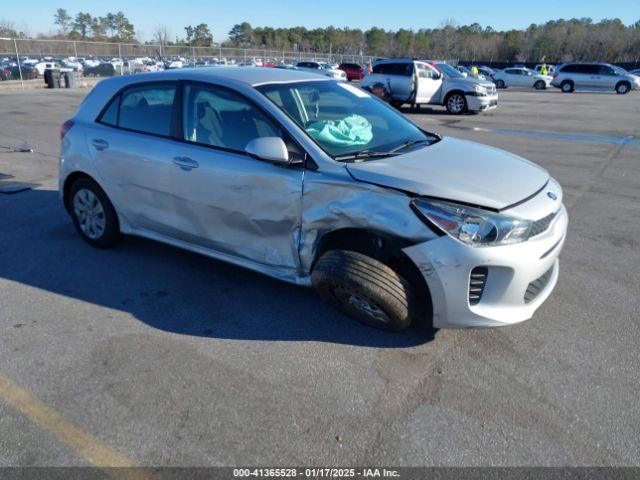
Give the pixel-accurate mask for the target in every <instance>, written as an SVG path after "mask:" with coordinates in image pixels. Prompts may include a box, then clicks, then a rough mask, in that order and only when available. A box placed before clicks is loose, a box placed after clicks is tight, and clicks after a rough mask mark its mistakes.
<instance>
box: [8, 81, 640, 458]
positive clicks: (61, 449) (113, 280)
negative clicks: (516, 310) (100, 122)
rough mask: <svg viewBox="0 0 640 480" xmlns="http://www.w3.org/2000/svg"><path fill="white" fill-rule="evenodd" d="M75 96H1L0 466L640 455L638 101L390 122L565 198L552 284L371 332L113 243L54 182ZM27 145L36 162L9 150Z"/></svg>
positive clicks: (315, 306)
mask: <svg viewBox="0 0 640 480" xmlns="http://www.w3.org/2000/svg"><path fill="white" fill-rule="evenodd" d="M86 92H87V91H86V90H66V91H49V90H40V91H29V92H25V93H11V94H10V93H4V94H0V174H1V175H0V182H2V181H5V182H6V181H21V182H29V183H32V184H33V185H34V187H35V188H34V189H33V190H31V191H28V192H23V193H17V194H13V195H0V331H1V334H0V466H32V465H39V466H43V465H58V466H67V465H88V464H92V463H93V464H103V465H104V464H109V465H112V464H123V465H126V464H130V465H144V466H147V465H154V466H158V465H172V466H186V465H188V466H191V465H197V466H209V465H212V466H213V465H273V466H282V465H316V466H326V465H361V466H369V465H372V464H373V465H396V466H400V465H440V466H449V465H452V466H453V465H456V466H458V465H467V466H472V465H640V409H638V398H640V368H639V366H640V353H639V352H640V349H639V348H638V345H639V344H640V300H639V295H638V292H639V284H640V240H639V239H640V222H639V221H638V219H639V218H640V93H639V92H633V93H631V94H629V95H626V96H619V95H615V94H607V93H577V94H571V95H566V94H561V93H559V92H557V91H555V90H551V91H546V92H536V91H531V92H529V91H515V90H507V91H500V106H499V108H498V109H497V110H494V111H491V112H488V113H485V114H480V115H469V116H463V117H454V116H450V115H447V114H446V113H445V112H444V110H441V109H438V108H434V109H427V108H423V109H422V110H421V111H419V112H410V111H409V110H406V111H405V112H406V113H407V114H408V115H410V116H411V117H412V118H413V119H415V120H416V121H418V122H419V123H420V124H422V125H423V126H425V127H426V128H427V129H430V130H436V131H439V132H441V133H443V134H445V135H451V136H457V137H461V138H466V139H470V140H474V141H478V142H482V143H486V144H490V145H494V146H496V147H500V148H504V149H507V150H510V151H512V152H515V153H517V154H520V155H522V156H524V157H526V158H528V159H530V160H532V161H534V162H536V163H538V164H540V165H542V166H544V167H545V168H547V169H548V170H549V171H550V172H551V174H552V175H553V176H554V177H555V178H557V179H558V180H559V181H560V183H561V184H562V185H563V187H564V190H565V203H566V204H567V206H568V209H569V215H570V227H569V235H568V240H567V243H566V245H565V247H564V251H563V253H562V256H561V273H560V280H559V283H558V286H557V288H556V290H555V291H554V293H553V294H552V296H551V297H550V298H549V300H548V301H547V302H546V303H545V304H544V305H543V306H542V307H541V308H540V310H539V311H538V312H537V314H536V316H535V317H534V318H533V319H532V320H530V321H528V322H525V323H523V324H520V325H517V326H513V327H509V328H504V329H492V330H467V331H452V330H447V331H445V330H441V331H438V332H436V333H435V336H433V335H431V333H430V332H428V331H425V330H410V331H408V332H405V333H402V334H389V333H384V332H378V331H375V330H371V329H369V328H367V327H364V326H360V325H358V324H356V323H354V322H352V321H350V320H348V319H346V318H343V317H341V316H340V315H339V314H337V313H335V312H334V311H333V310H331V309H330V308H328V307H325V306H324V305H323V304H322V303H321V302H320V300H319V299H318V298H317V296H316V295H315V293H314V292H313V291H312V290H310V289H304V288H300V287H295V286H292V285H289V284H285V283H280V282H278V281H275V280H272V279H270V278H267V277H264V276H261V275H259V274H256V273H252V272H250V271H246V270H243V269H241V268H237V267H234V266H230V265H227V264H224V263H221V262H217V261H214V260H209V259H206V258H203V257H200V256H198V255H196V254H193V253H189V252H184V251H180V250H177V249H174V248H171V247H167V246H163V245H159V244H156V243H153V242H151V241H147V240H142V239H136V238H127V239H126V240H125V241H124V242H123V243H122V244H121V245H120V246H119V247H118V248H117V249H114V250H106V251H102V250H96V249H93V248H91V247H90V246H88V245H87V244H86V243H85V242H83V241H82V240H81V239H80V237H79V236H78V235H77V234H76V232H75V231H74V229H73V226H72V224H71V221H70V219H69V218H68V216H67V215H66V213H65V212H64V211H63V208H62V206H61V204H60V202H59V199H58V193H57V191H56V189H57V182H56V177H57V151H58V138H59V137H58V135H59V126H60V124H61V123H62V122H63V121H64V120H66V119H67V118H68V117H69V116H71V115H72V113H73V111H74V110H75V108H76V107H77V106H78V105H79V103H80V102H81V100H82V98H83V96H84V95H85V94H86ZM24 143H26V144H27V146H28V147H30V148H32V149H33V152H32V153H21V152H17V151H16V150H17V149H19V148H20V147H21V146H23V144H24Z"/></svg>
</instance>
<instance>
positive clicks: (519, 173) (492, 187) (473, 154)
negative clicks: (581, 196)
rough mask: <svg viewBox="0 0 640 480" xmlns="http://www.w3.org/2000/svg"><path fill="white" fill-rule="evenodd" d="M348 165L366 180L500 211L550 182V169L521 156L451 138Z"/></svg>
mask: <svg viewBox="0 0 640 480" xmlns="http://www.w3.org/2000/svg"><path fill="white" fill-rule="evenodd" d="M347 170H348V171H349V173H350V174H351V175H352V176H353V177H354V178H355V179H357V180H360V181H363V182H368V183H374V184H376V185H382V186H385V187H391V188H396V189H399V190H404V191H408V192H411V193H415V194H417V195H424V196H428V197H435V198H440V199H445V200H453V201H458V202H463V203H469V204H472V205H477V206H482V207H487V208H493V209H497V210H501V209H504V208H506V207H508V206H510V205H513V204H514V203H518V202H519V201H521V200H524V199H525V198H527V197H529V196H531V195H533V194H534V193H536V192H537V191H538V190H540V189H541V188H542V187H544V185H545V184H546V183H547V182H548V181H549V174H548V172H547V171H546V170H544V169H542V168H541V167H539V166H537V165H535V164H534V163H532V162H529V161H528V160H525V159H524V158H522V157H518V156H517V155H513V154H511V153H508V152H505V151H504V150H500V149H497V148H493V147H488V146H486V145H481V144H478V143H475V142H469V141H467V140H460V139H457V138H451V137H446V138H443V139H442V140H440V141H439V142H437V143H435V144H433V145H431V146H428V147H423V148H420V149H417V150H414V151H412V152H409V153H406V154H404V155H398V156H392V157H386V158H383V159H379V160H368V161H365V162H358V163H348V164H347Z"/></svg>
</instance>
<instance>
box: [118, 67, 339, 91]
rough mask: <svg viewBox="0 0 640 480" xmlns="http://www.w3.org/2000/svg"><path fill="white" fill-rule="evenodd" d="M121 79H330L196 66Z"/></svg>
mask: <svg viewBox="0 0 640 480" xmlns="http://www.w3.org/2000/svg"><path fill="white" fill-rule="evenodd" d="M114 78H118V79H122V78H126V79H127V80H121V82H122V83H123V84H127V83H138V82H153V81H161V80H196V81H215V80H227V81H232V82H238V83H244V84H247V85H250V86H256V85H262V84H265V83H280V82H283V83H284V82H296V81H309V80H330V79H329V77H324V76H322V75H318V74H315V73H309V72H305V71H301V70H289V69H281V68H268V67H214V66H212V67H198V68H176V69H171V70H165V71H164V72H157V73H144V74H141V75H135V76H127V77H114Z"/></svg>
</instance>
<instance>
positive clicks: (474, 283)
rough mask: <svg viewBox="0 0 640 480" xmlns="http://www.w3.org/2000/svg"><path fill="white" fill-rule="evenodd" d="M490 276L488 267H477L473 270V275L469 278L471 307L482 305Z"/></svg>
mask: <svg viewBox="0 0 640 480" xmlns="http://www.w3.org/2000/svg"><path fill="white" fill-rule="evenodd" d="M488 274H489V270H488V269H487V267H476V268H474V269H473V270H471V275H470V276H469V305H477V304H478V303H480V300H481V299H482V293H483V292H484V286H485V285H486V283H487V275H488Z"/></svg>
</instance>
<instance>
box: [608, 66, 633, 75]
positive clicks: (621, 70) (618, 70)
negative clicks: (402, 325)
mask: <svg viewBox="0 0 640 480" xmlns="http://www.w3.org/2000/svg"><path fill="white" fill-rule="evenodd" d="M611 66H612V67H613V69H614V70H615V71H616V72H617V73H618V75H628V74H629V72H627V71H626V70H625V69H624V68H622V67H618V66H616V65H611Z"/></svg>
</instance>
